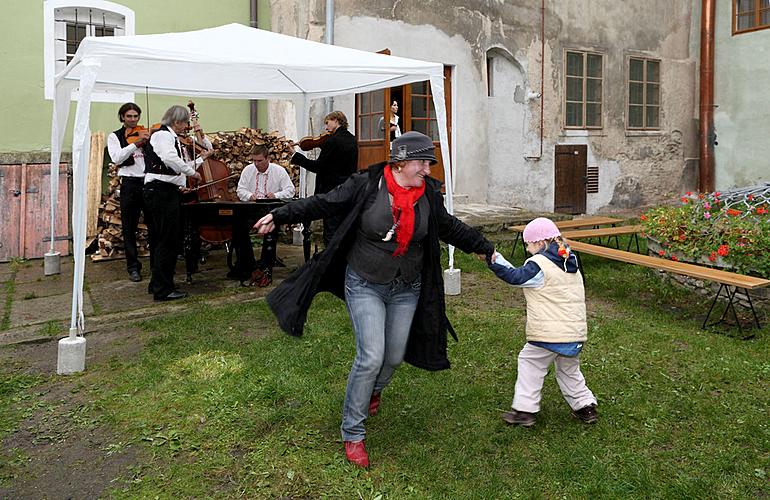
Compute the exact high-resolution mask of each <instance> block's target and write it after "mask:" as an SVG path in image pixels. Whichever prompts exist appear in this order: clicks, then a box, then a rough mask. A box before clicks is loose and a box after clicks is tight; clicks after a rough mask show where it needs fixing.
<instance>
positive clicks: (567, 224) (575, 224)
mask: <svg viewBox="0 0 770 500" xmlns="http://www.w3.org/2000/svg"><path fill="white" fill-rule="evenodd" d="M621 222H623V219H617V218H615V217H604V216H598V215H597V216H591V217H580V218H577V219H570V220H562V221H557V222H554V224H556V227H558V228H559V230H560V231H561V230H564V229H578V228H583V227H593V228H598V227H599V226H607V225H612V226H614V225H615V224H619V223H621ZM525 227H527V225H526V224H521V225H518V226H511V227H509V228H508V229H509V230H510V231H513V232H515V233H516V238H515V239H514V240H513V248H512V249H511V258H513V254H514V253H515V252H516V245H517V244H518V243H519V238H520V237H521V233H523V232H524V228H525Z"/></svg>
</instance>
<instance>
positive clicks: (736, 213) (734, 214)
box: [727, 208, 741, 217]
mask: <svg viewBox="0 0 770 500" xmlns="http://www.w3.org/2000/svg"><path fill="white" fill-rule="evenodd" d="M727 215H730V216H732V217H738V216H739V215H741V211H740V210H736V209H734V208H728V209H727Z"/></svg>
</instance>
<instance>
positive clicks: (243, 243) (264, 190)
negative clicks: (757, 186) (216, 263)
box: [228, 144, 294, 287]
mask: <svg viewBox="0 0 770 500" xmlns="http://www.w3.org/2000/svg"><path fill="white" fill-rule="evenodd" d="M251 160H252V161H253V163H250V164H249V165H247V166H246V168H244V169H243V172H242V173H241V178H240V180H239V181H238V189H237V191H236V192H237V194H238V198H239V199H240V200H241V201H255V200H261V199H274V198H280V199H287V200H288V199H291V198H292V197H294V184H293V183H292V182H291V178H290V177H289V173H288V172H287V171H286V169H285V168H283V167H282V166H280V165H276V164H275V163H270V150H269V148H268V147H267V146H266V145H261V144H257V145H256V146H254V147H253V148H252V149H251ZM255 222H256V220H245V221H243V223H239V224H238V227H234V228H233V249H234V250H235V256H236V260H237V262H236V264H235V269H234V270H233V271H231V273H230V274H228V277H231V278H235V279H238V280H240V281H241V284H242V285H244V286H246V285H256V286H261V287H263V286H268V285H269V284H270V283H272V282H273V266H274V265H275V252H276V243H277V240H278V229H277V228H276V230H274V231H273V232H271V233H269V234H266V235H265V236H264V239H263V240H262V255H261V257H260V259H259V261H255V260H254V249H253V248H252V246H251V237H250V236H249V230H250V229H251V228H252V226H253V225H254V223H255Z"/></svg>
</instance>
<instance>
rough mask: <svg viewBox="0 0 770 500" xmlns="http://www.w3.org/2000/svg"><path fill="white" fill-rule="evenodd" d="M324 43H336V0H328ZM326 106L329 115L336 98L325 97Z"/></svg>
mask: <svg viewBox="0 0 770 500" xmlns="http://www.w3.org/2000/svg"><path fill="white" fill-rule="evenodd" d="M324 43H325V44H328V45H334V0H326V31H325V33H324ZM324 106H325V107H326V114H327V115H328V114H329V113H331V112H332V111H334V98H333V97H326V98H324Z"/></svg>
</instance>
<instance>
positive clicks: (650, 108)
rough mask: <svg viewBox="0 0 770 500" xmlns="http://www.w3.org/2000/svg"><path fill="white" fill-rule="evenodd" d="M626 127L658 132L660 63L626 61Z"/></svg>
mask: <svg viewBox="0 0 770 500" xmlns="http://www.w3.org/2000/svg"><path fill="white" fill-rule="evenodd" d="M626 127H627V128H629V129H635V130H660V61H658V60H655V59H647V58H643V57H632V58H630V59H629V61H628V116H627V118H626Z"/></svg>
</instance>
